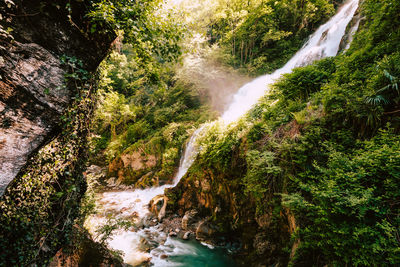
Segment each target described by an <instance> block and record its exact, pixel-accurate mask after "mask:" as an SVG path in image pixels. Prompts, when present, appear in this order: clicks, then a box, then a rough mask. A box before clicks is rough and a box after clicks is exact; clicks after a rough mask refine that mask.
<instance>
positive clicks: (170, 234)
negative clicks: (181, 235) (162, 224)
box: [168, 231, 177, 236]
mask: <svg viewBox="0 0 400 267" xmlns="http://www.w3.org/2000/svg"><path fill="white" fill-rule="evenodd" d="M168 235H169V236H177V234H176V233H175V232H174V231H171V232H169V234H168Z"/></svg>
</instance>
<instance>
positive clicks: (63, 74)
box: [0, 0, 116, 266]
mask: <svg viewBox="0 0 400 267" xmlns="http://www.w3.org/2000/svg"><path fill="white" fill-rule="evenodd" d="M92 2H93V1H89V0H87V1H86V0H76V1H75V0H72V1H68V5H67V2H66V1H63V0H56V1H39V0H15V1H10V0H0V78H1V80H0V194H2V197H1V198H0V250H1V251H2V253H0V265H1V266H3V265H4V266H31V265H32V266H33V265H40V266H45V265H46V263H48V262H49V260H50V258H51V257H52V256H54V255H55V254H56V252H57V251H58V250H59V249H60V248H61V247H62V246H64V245H65V244H70V243H71V242H74V240H71V236H73V235H74V234H73V229H74V224H75V222H76V218H77V217H79V216H80V215H81V214H80V209H79V206H80V200H81V198H82V196H83V194H84V192H85V190H86V181H85V178H84V176H83V174H82V173H83V170H84V168H85V161H86V159H87V155H86V151H87V136H88V133H89V127H90V121H91V119H92V114H93V108H94V104H95V99H94V96H95V92H96V91H95V88H96V86H95V83H96V78H95V75H94V72H95V70H96V68H97V66H98V64H99V63H100V62H101V61H102V60H103V58H104V57H105V56H106V54H107V52H108V50H109V48H110V46H111V44H112V42H113V40H114V39H115V37H116V36H115V33H114V32H113V31H112V30H111V29H106V28H103V29H99V27H98V30H101V31H97V32H95V33H90V31H89V30H88V29H90V23H91V22H90V21H88V20H87V17H86V14H87V12H88V8H89V6H90V4H91V3H92ZM74 245H76V244H74Z"/></svg>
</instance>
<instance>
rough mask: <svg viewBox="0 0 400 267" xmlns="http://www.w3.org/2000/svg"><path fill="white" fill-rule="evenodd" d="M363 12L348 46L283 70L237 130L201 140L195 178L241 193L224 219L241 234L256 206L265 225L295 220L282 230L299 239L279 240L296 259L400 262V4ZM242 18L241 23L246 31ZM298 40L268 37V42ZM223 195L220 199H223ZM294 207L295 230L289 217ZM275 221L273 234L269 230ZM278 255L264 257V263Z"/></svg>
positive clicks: (217, 131) (373, 3)
mask: <svg viewBox="0 0 400 267" xmlns="http://www.w3.org/2000/svg"><path fill="white" fill-rule="evenodd" d="M274 2H276V5H279V4H281V3H287V2H286V1H274ZM302 2H303V3H305V4H307V1H302ZM234 3H236V2H232V5H233V6H234ZM264 3H270V2H269V1H264ZM320 3H322V2H320ZM236 4H238V3H236ZM245 5H246V3H242V6H240V5H238V6H236V8H238V9H237V10H243V6H245ZM228 6H229V5H228ZM241 8H242V9H241ZM294 9H295V8H294ZM361 10H362V12H363V14H362V15H365V16H366V19H365V20H364V21H363V23H361V25H360V30H359V32H358V33H357V34H356V36H355V40H354V42H353V43H352V45H351V47H350V49H349V50H348V51H347V52H346V53H344V54H342V55H340V56H338V57H335V58H332V59H325V60H322V61H319V62H316V63H314V64H313V65H311V66H308V67H302V68H298V69H295V70H294V71H293V73H291V74H287V75H284V76H283V77H282V78H281V79H280V80H279V81H278V82H277V83H276V84H275V85H274V86H273V90H272V91H271V92H269V94H268V95H266V96H265V97H264V98H263V99H262V100H261V101H260V102H259V103H258V105H257V106H256V107H254V109H253V110H251V111H250V112H249V113H248V114H247V117H246V122H245V123H244V121H241V122H240V123H239V125H240V126H239V127H232V126H231V127H230V128H228V129H225V128H223V127H220V126H218V125H216V126H213V127H212V128H211V129H210V130H209V132H208V133H207V134H206V135H205V136H204V137H202V138H201V139H200V144H201V147H202V151H201V152H200V157H199V158H198V161H197V162H196V163H195V167H196V168H200V169H199V170H198V169H196V170H193V171H192V173H190V175H191V178H192V179H198V177H199V176H200V177H202V179H208V180H211V181H212V182H214V183H217V184H218V185H219V184H228V186H229V187H230V188H231V190H232V191H233V193H231V194H230V195H229V198H230V200H226V202H227V204H226V205H227V206H229V208H228V209H229V211H230V212H232V214H234V218H227V217H223V216H220V217H218V216H216V218H217V220H218V219H220V220H223V222H219V223H226V222H227V221H228V222H230V223H231V227H232V229H235V230H237V229H236V228H235V227H237V226H238V225H241V226H242V227H243V229H242V231H243V232H244V233H246V231H249V230H248V227H247V228H246V227H245V226H244V225H245V224H246V223H247V222H248V221H249V215H248V214H249V213H246V212H249V210H251V212H252V214H253V215H254V217H255V218H257V222H258V223H260V221H259V220H258V219H259V218H260V217H257V216H264V217H266V218H268V222H270V221H279V222H280V223H281V224H285V226H282V225H281V226H280V228H279V227H278V228H279V229H284V230H285V231H287V228H286V227H287V226H289V228H290V227H293V229H291V231H292V242H291V243H290V242H289V241H288V240H283V239H284V238H279V237H271V240H270V241H269V242H272V243H273V244H286V246H287V247H286V248H284V245H282V246H281V247H280V248H279V249H281V251H282V253H283V252H284V251H286V252H287V254H286V259H287V257H289V256H288V254H289V253H290V252H292V253H294V258H293V259H292V260H291V264H292V265H293V266H325V265H329V266H330V265H332V266H371V265H372V266H378V265H379V266H394V265H396V264H398V262H399V261H400V258H399V257H400V250H399V242H400V241H399V240H400V239H399V232H398V231H399V230H398V229H399V226H400V225H399V223H400V216H399V214H400V213H399V208H400V206H399V200H400V195H399V190H398V188H399V181H400V180H399V179H400V168H399V166H400V158H399V153H398V151H399V148H400V147H399V146H400V138H399V135H398V133H399V132H400V124H399V122H400V119H399V114H400V112H399V110H400V106H399V90H398V86H399V77H400V71H399V70H400V69H399V63H400V57H399V51H400V45H399V44H400V18H399V16H400V15H399V14H400V2H398V1H390V0H384V1H377V0H365V1H364V2H363V3H362V6H361ZM265 12H266V13H267V11H265ZM268 12H273V11H271V9H270V10H269V11H268ZM221 14H225V15H226V16H225V15H221ZM221 14H219V16H220V19H221V21H222V22H226V21H230V22H233V21H234V20H233V19H232V17H233V15H236V16H237V18H244V17H246V16H248V15H249V14H251V13H246V12H243V14H239V13H235V14H234V13H233V12H231V13H229V14H228V12H226V13H221ZM228 15H229V16H228ZM224 16H225V17H224ZM319 19H321V17H320V18H319ZM317 20H318V19H317ZM317 20H316V21H317ZM240 22H241V23H242V24H240V25H239V26H238V27H244V28H245V25H246V24H245V22H244V21H240ZM268 23H269V22H268V21H267V22H266V24H267V25H270V24H268ZM250 24H255V23H250ZM220 25H223V24H220ZM233 25H234V24H233ZM230 26H232V24H229V23H228V24H226V25H225V26H224V27H226V29H225V30H226V31H228V29H229V27H230ZM270 27H271V26H270ZM279 29H281V28H279ZM218 30H220V31H221V32H223V30H222V28H221V29H215V31H218ZM266 32H267V31H264V33H266ZM248 33H249V34H251V33H252V31H248ZM275 34H277V33H276V32H275ZM226 36H227V35H226ZM226 36H225V35H223V34H221V36H220V37H218V38H220V39H218V41H219V42H221V43H223V42H224V41H226V39H222V38H223V37H226ZM232 36H234V35H233V34H232ZM235 36H239V35H235ZM260 36H261V34H260ZM292 36H293V35H290V36H287V37H282V39H280V40H269V43H270V46H269V47H273V43H275V44H277V43H279V42H280V41H281V40H283V39H285V38H291V37H292ZM231 38H232V37H231ZM243 38H244V37H243ZM265 38H267V37H265ZM247 39H250V38H249V37H247ZM247 39H245V40H247ZM278 39H279V38H278ZM229 40H230V41H232V39H229ZM271 51H274V50H273V49H272V50H271ZM267 52H268V51H267ZM274 52H275V54H277V53H276V51H274ZM267 67H268V66H267ZM388 122H389V123H390V124H388ZM388 125H389V126H388ZM243 158H244V159H245V161H243V160H241V159H243ZM204 170H206V171H207V173H206V174H204V172H205V171H204ZM208 176H210V177H211V178H209V177H208ZM215 181H217V182H215ZM238 184H239V185H241V186H237V185H238ZM212 190H213V189H212ZM214 190H215V192H214V191H212V194H211V195H212V196H213V197H219V195H220V194H222V190H221V189H219V188H218V189H214ZM243 195H244V196H247V198H246V197H243V198H241V197H239V196H243ZM231 199H234V201H235V205H234V207H232V206H231V205H232V202H231ZM218 201H220V199H219V200H218ZM221 202H223V201H221ZM219 205H220V203H218V206H219ZM212 208H214V206H213V207H212ZM238 210H239V211H238ZM290 213H293V214H294V218H295V219H293V221H295V226H294V225H293V224H292V223H289V225H286V223H284V222H283V219H282V217H284V216H287V217H290ZM238 214H239V215H238ZM243 214H246V215H244V216H243ZM241 215H242V217H240V216H241ZM264 217H263V218H264ZM288 219H289V218H286V217H285V220H288ZM233 221H234V222H233ZM289 221H290V220H289ZM275 226H276V225H275ZM275 226H274V225H273V224H271V225H269V226H264V227H266V228H265V229H263V230H265V232H266V233H271V232H274V231H275V228H274V227H275ZM239 227H240V226H239ZM258 230H259V231H262V230H261V229H258ZM253 237H254V236H253ZM282 240H283V241H282ZM252 242H253V240H251V241H249V244H250V245H249V246H250V247H251V244H254V243H252ZM280 242H282V243H280ZM297 245H299V247H298V248H297V250H295V248H296V246H297ZM252 249H253V250H255V249H256V248H252ZM292 249H293V250H292ZM268 253H269V252H265V253H264V254H262V255H260V256H255V257H259V258H260V259H261V260H260V261H262V262H263V264H265V259H266V258H269V256H270V255H269V254H268ZM283 254H284V253H283ZM253 256H254V255H253ZM252 260H254V259H253V258H252ZM273 263H274V264H276V261H274V262H273ZM282 263H283V265H285V264H287V262H285V261H282ZM271 265H272V264H271Z"/></svg>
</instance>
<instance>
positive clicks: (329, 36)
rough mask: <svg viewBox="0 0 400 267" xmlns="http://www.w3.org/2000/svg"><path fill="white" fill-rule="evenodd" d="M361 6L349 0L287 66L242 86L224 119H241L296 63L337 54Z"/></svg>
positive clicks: (356, 0) (306, 62)
mask: <svg viewBox="0 0 400 267" xmlns="http://www.w3.org/2000/svg"><path fill="white" fill-rule="evenodd" d="M357 8H358V0H350V1H347V3H346V4H345V5H343V6H342V7H341V9H340V10H339V12H338V13H337V14H336V15H335V16H334V17H332V18H331V19H330V20H329V21H328V22H327V23H326V24H324V25H322V26H321V27H319V28H318V30H317V31H316V32H315V33H314V34H313V35H311V37H310V39H309V40H308V41H307V43H305V44H304V46H303V48H301V49H300V50H299V51H298V52H297V53H296V54H295V55H294V56H293V57H292V58H291V59H290V60H289V62H288V63H286V65H285V66H283V67H282V68H280V69H278V70H276V71H275V72H274V73H272V74H267V75H264V76H261V77H259V78H257V79H255V80H254V81H252V82H250V83H248V84H246V85H244V86H243V87H242V88H240V89H239V91H238V92H237V94H236V95H235V96H234V99H233V102H232V104H231V105H230V106H229V108H228V109H227V110H226V111H225V112H224V114H223V115H222V120H223V121H224V122H225V123H226V124H228V123H231V122H234V121H236V120H238V119H239V118H240V117H241V116H243V115H244V114H245V113H246V112H248V111H249V110H250V109H251V108H252V107H253V106H254V104H256V103H257V101H258V100H259V99H260V97H262V96H263V95H265V93H266V92H267V90H268V88H269V85H271V84H273V83H274V81H276V79H278V78H279V77H281V76H282V74H285V73H289V72H291V71H292V70H293V68H295V67H301V66H305V65H308V64H310V63H312V62H313V61H315V60H318V59H322V58H325V57H332V56H336V54H337V53H338V50H339V46H340V42H341V40H342V37H343V35H344V34H345V31H346V27H347V25H348V24H349V22H350V21H351V19H352V18H353V16H354V13H355V12H356V10H357Z"/></svg>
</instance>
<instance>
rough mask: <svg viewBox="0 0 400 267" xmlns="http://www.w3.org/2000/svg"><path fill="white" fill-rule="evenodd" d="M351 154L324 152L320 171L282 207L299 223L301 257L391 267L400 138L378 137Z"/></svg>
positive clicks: (399, 255) (397, 253)
mask: <svg viewBox="0 0 400 267" xmlns="http://www.w3.org/2000/svg"><path fill="white" fill-rule="evenodd" d="M360 146H361V148H359V149H356V150H354V151H346V152H345V153H343V152H338V151H336V150H335V148H334V147H329V148H328V149H329V159H328V161H327V163H326V165H325V164H324V166H323V167H322V166H318V165H316V164H315V165H314V170H313V171H307V172H305V173H304V178H306V179H305V180H302V181H300V182H299V185H298V186H299V188H300V189H301V192H302V194H301V195H300V194H298V193H294V194H290V195H284V197H283V203H284V205H286V206H287V207H289V208H290V209H291V210H292V211H293V212H295V214H296V216H297V218H298V220H299V221H300V222H301V223H302V226H301V228H300V230H299V238H300V239H301V240H303V242H302V243H301V247H300V248H299V250H300V251H299V253H300V254H303V253H304V254H310V253H311V254H312V253H313V251H319V253H321V254H322V255H324V257H325V260H326V261H328V262H330V263H332V264H339V265H340V264H341V263H345V264H348V265H352V266H366V265H386V266H387V265H390V264H395V263H397V262H398V261H399V259H400V250H399V247H398V242H399V240H398V236H399V233H398V229H399V226H400V225H399V223H400V220H399V219H400V218H399V216H398V214H399V209H400V206H399V205H398V201H399V200H400V194H399V191H398V187H399V185H400V184H399V183H400V167H399V166H400V155H399V153H398V150H399V148H400V138H399V136H398V135H396V134H393V133H392V132H390V131H382V132H381V133H379V134H378V135H377V136H376V137H374V138H373V139H371V140H370V141H365V142H362V143H361V144H360Z"/></svg>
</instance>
